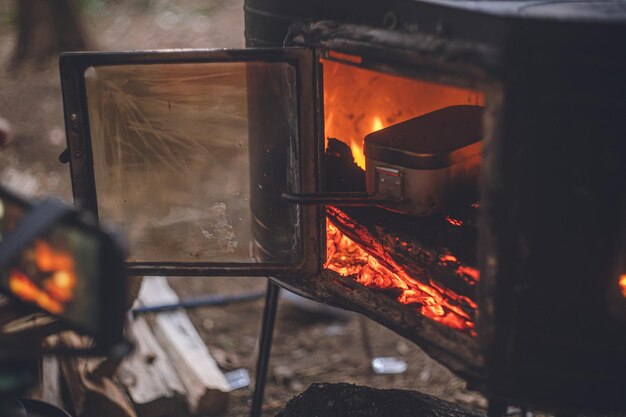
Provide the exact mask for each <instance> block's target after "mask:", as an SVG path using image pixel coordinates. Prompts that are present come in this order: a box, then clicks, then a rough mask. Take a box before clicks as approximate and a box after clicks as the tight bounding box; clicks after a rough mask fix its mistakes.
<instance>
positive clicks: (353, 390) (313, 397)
mask: <svg viewBox="0 0 626 417" xmlns="http://www.w3.org/2000/svg"><path fill="white" fill-rule="evenodd" d="M296 416H297V417H313V416H325V417H335V416H337V417H339V416H341V417H343V416H351V417H374V416H376V417H415V416H420V417H446V416H450V417H452V416H454V417H481V416H484V414H483V413H482V412H479V411H477V410H473V409H470V408H466V407H462V406H460V405H457V404H453V403H450V402H447V401H443V400H440V399H438V398H435V397H431V396H430V395H426V394H422V393H420V392H417V391H405V390H396V389H385V390H379V389H375V388H370V387H362V386H358V385H352V384H313V385H311V386H310V387H309V388H308V389H307V390H306V391H304V392H303V393H302V394H300V395H298V396H297V397H294V398H292V399H291V400H290V401H289V402H288V403H287V406H286V407H285V408H284V409H283V410H281V411H280V412H279V413H278V414H277V415H276V417H296Z"/></svg>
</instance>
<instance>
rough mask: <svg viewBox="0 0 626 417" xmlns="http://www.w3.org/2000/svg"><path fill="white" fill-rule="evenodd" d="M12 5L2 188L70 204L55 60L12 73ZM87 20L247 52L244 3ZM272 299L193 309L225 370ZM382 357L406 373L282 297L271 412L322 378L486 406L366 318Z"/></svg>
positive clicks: (230, 283)
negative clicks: (393, 371)
mask: <svg viewBox="0 0 626 417" xmlns="http://www.w3.org/2000/svg"><path fill="white" fill-rule="evenodd" d="M9 4H10V2H9V0H0V14H1V15H2V16H0V18H1V19H2V20H0V22H2V26H0V92H1V94H0V116H1V117H4V118H6V119H8V120H9V122H10V123H11V124H12V126H13V129H14V136H15V140H14V141H13V143H12V144H11V145H10V146H9V147H8V148H7V149H6V150H4V151H3V152H1V153H0V183H2V184H3V185H5V186H9V187H13V188H15V189H17V190H19V191H20V192H22V193H25V194H31V195H41V194H53V195H57V196H61V197H62V198H64V199H67V200H68V201H69V200H70V199H71V191H70V184H69V169H68V167H67V166H64V165H61V164H60V163H59V162H58V160H57V158H58V155H59V154H60V153H61V152H62V150H63V149H64V147H65V145H64V141H65V133H64V127H63V112H62V103H61V91H60V82H59V75H58V69H57V63H56V61H54V60H52V61H49V62H46V63H45V64H39V65H36V66H35V65H31V64H26V65H24V66H22V67H20V68H19V69H18V70H9V68H8V64H9V58H10V54H11V51H12V49H13V47H14V45H15V42H16V40H15V34H14V28H13V27H12V26H11V25H10V24H8V23H7V22H9V21H10V19H8V18H7V16H6V15H7V13H8V11H9ZM89 4H91V5H92V6H91V8H90V10H88V15H87V21H88V22H89V25H88V26H89V30H90V33H91V35H92V38H93V41H94V43H95V45H96V46H97V49H100V50H127V49H159V48H182V47H203V48H204V47H243V44H244V37H243V10H242V1H241V0H212V1H211V0H203V1H199V0H185V1H183V0H177V1H164V0H163V1H160V0H143V1H130V0H117V1H115V2H113V1H111V2H104V1H101V2H97V1H92V2H90V3H89ZM170 281H171V283H172V285H173V286H174V288H175V289H176V290H177V292H178V293H179V294H180V295H181V296H198V295H200V294H211V293H223V294H230V293H237V292H242V291H248V290H251V289H261V288H264V287H265V285H266V283H265V280H264V279H261V278H254V279H253V278H208V279H202V278H173V279H170ZM262 308H263V302H262V301H261V300H259V301H255V302H246V303H242V304H237V305H231V306H226V307H221V308H202V309H198V310H195V311H192V312H191V313H190V315H191V318H192V320H193V322H194V323H195V324H196V326H197V327H198V329H199V331H200V333H201V335H202V337H203V338H204V340H205V341H206V343H207V345H208V346H209V349H210V350H211V352H212V353H213V354H214V355H215V356H216V358H217V359H218V361H219V362H220V364H221V365H222V366H223V367H224V368H225V369H234V368H238V367H245V368H247V369H249V370H250V373H251V376H253V372H254V364H255V358H256V350H255V346H256V343H257V337H258V332H259V329H260V319H261V315H262ZM367 327H368V329H369V333H370V337H371V343H372V346H373V351H374V354H375V355H377V356H396V357H399V358H402V359H404V360H405V361H406V362H407V363H408V369H407V371H406V372H405V373H403V374H400V375H375V374H373V372H371V370H370V365H369V359H368V357H367V355H366V353H365V350H364V347H363V344H362V342H361V331H360V326H359V320H358V319H357V318H356V317H352V318H349V319H347V320H344V321H340V320H336V319H330V318H325V317H323V316H319V315H317V316H316V315H312V314H309V313H305V312H303V311H301V310H299V309H298V308H296V307H295V306H293V305H292V304H289V303H287V302H285V301H284V300H281V304H280V307H279V312H278V319H277V325H276V331H275V338H274V346H273V352H272V360H271V365H270V376H269V381H268V385H267V389H266V401H265V413H264V415H266V416H272V415H275V414H276V413H277V412H278V410H279V409H281V408H282V407H283V406H284V405H285V403H286V402H287V401H288V400H289V399H290V398H291V397H292V396H294V395H296V394H297V393H299V392H301V391H303V390H304V389H305V388H306V387H307V386H308V385H310V384H311V383H314V382H349V383H356V384H361V385H368V386H372V387H379V388H400V389H414V390H419V391H422V392H424V393H428V394H433V395H436V396H438V397H440V398H443V399H447V400H451V401H455V402H458V403H462V404H465V405H471V406H478V407H484V406H485V403H486V402H485V400H484V398H483V397H482V396H480V395H478V394H475V393H472V392H469V391H467V390H466V389H465V384H464V382H463V381H461V380H460V379H458V378H456V377H455V376H453V375H452V374H451V373H450V372H449V371H448V370H446V369H445V368H443V367H442V366H440V365H439V364H437V363H436V362H434V361H432V360H431V359H429V358H428V357H427V356H426V355H425V354H424V353H423V352H422V351H421V350H420V349H419V348H418V347H417V346H415V345H414V344H412V343H411V342H408V341H406V340H405V339H403V338H401V337H400V336H397V335H396V334H395V333H393V332H391V331H389V330H388V329H386V328H383V327H382V326H380V325H378V324H376V323H374V322H372V321H369V320H368V321H367ZM251 394H252V389H251V387H249V388H244V389H241V390H238V391H236V392H234V393H233V394H232V397H231V402H230V406H229V409H228V412H227V414H226V415H227V416H242V415H246V414H247V413H248V410H249V406H250V399H251Z"/></svg>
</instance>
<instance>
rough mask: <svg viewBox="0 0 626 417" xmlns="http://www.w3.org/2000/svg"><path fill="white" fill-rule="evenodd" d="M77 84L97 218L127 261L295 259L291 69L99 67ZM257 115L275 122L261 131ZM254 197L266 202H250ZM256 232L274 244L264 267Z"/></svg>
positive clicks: (214, 65) (226, 65)
mask: <svg viewBox="0 0 626 417" xmlns="http://www.w3.org/2000/svg"><path fill="white" fill-rule="evenodd" d="M85 84H86V94H87V103H88V109H89V124H90V131H91V142H92V152H93V163H94V171H95V180H96V192H97V197H98V210H99V216H100V219H105V220H112V221H114V222H115V223H117V224H119V225H121V226H122V228H123V229H124V230H125V232H126V234H127V236H128V239H129V241H130V249H131V251H130V258H129V261H131V262H258V261H261V260H262V261H264V262H280V263H288V262H293V261H296V260H297V259H299V257H300V256H301V253H300V252H301V251H300V249H299V248H300V243H299V242H300V238H299V233H298V229H297V226H294V225H297V224H298V221H297V218H298V210H297V208H296V207H295V206H286V205H285V204H284V203H282V202H281V201H280V193H281V192H283V191H285V188H286V187H287V186H288V185H287V184H291V183H294V182H295V181H293V180H292V179H290V178H288V175H292V173H293V172H294V170H292V169H288V168H287V166H288V165H289V163H290V162H285V161H288V160H293V159H294V158H293V152H294V151H293V149H295V145H294V146H292V144H293V143H295V141H296V138H295V135H296V134H295V132H296V131H297V129H296V121H295V118H294V117H292V114H294V113H295V109H296V99H295V97H294V96H293V85H294V84H295V71H294V69H293V68H292V67H291V66H289V65H287V64H283V63H261V62H249V63H193V64H151V65H122V66H100V67H90V68H88V69H87V70H86V71H85ZM259 109H265V111H268V110H269V111H271V112H273V113H277V114H281V112H282V116H281V117H279V118H278V119H279V120H277V121H276V122H275V123H272V121H273V120H265V121H264V120H259V116H260V115H262V114H264V113H263V111H260V110H259ZM259 126H262V127H263V128H262V129H259ZM259 131H262V132H263V135H259V134H258V132H259ZM266 133H267V135H266ZM250 136H252V137H253V138H254V139H253V140H252V141H249V137H250ZM259 136H261V137H259ZM265 142H267V143H265ZM261 154H264V155H265V154H267V155H269V156H271V157H270V158H269V159H268V158H265V159H263V157H260V155H261ZM276 157H278V159H280V160H275V158H276ZM251 161H252V163H251ZM268 161H269V163H268ZM276 167H282V169H281V170H280V171H279V172H274V171H276ZM268 178H269V179H271V180H272V181H271V184H268ZM268 186H270V188H272V191H271V192H270V193H269V194H268V193H263V189H264V187H268ZM251 188H253V190H254V192H253V193H252V199H255V198H256V199H258V198H262V199H265V200H266V201H264V202H259V201H256V202H255V201H252V202H251V201H250V200H251V192H250V191H251ZM259 191H261V196H260V197H259V196H258V195H257V194H259ZM268 201H269V203H268ZM251 205H252V207H253V209H254V207H255V206H256V207H258V208H259V209H268V208H269V209H270V210H273V211H271V212H270V213H251V208H250V207H251ZM268 214H269V216H270V220H269V221H267V220H265V221H264V222H260V221H259V219H261V218H263V219H267V216H268ZM253 223H254V224H253ZM253 229H254V230H255V232H254V233H253V232H252V230H253ZM257 230H259V231H261V232H262V233H265V234H269V235H270V236H275V235H281V238H280V239H276V238H270V241H272V242H274V244H275V247H274V248H273V250H270V252H272V254H270V255H271V256H263V259H260V257H259V254H265V255H267V253H266V252H267V251H266V248H263V245H261V244H258V242H257V241H258V240H259V236H257V234H258V233H257ZM261 240H263V237H262V238H261ZM259 247H261V249H260V250H259ZM273 254H275V256H274V255H273Z"/></svg>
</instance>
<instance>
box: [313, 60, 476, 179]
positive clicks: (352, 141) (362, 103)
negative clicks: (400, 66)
mask: <svg viewBox="0 0 626 417" xmlns="http://www.w3.org/2000/svg"><path fill="white" fill-rule="evenodd" d="M330 55H331V56H334V57H342V56H344V55H343V54H337V53H331V54H330ZM343 60H344V61H346V60H347V59H345V56H344V59H343ZM347 61H349V62H353V63H355V64H358V63H359V62H360V61H352V60H347ZM322 64H323V71H324V113H325V116H324V129H325V135H326V137H327V138H329V137H330V138H336V139H339V140H340V141H342V142H344V143H346V144H347V145H348V146H350V149H352V155H353V156H354V160H355V162H356V163H357V164H358V165H359V166H360V167H361V168H363V169H365V156H364V155H363V140H364V139H365V136H366V135H367V134H369V133H371V132H375V131H377V130H380V129H383V128H385V127H387V126H391V125H393V124H396V123H400V122H403V121H405V120H409V119H412V118H413V117H417V116H421V115H423V114H426V113H430V112H432V111H435V110H438V109H441V108H444V107H447V106H452V105H455V104H476V105H484V97H483V94H482V93H481V92H480V91H477V90H472V89H466V88H459V87H451V86H447V85H443V84H435V83H430V82H426V81H420V80H415V79H411V78H404V77H399V76H395V75H390V74H385V73H381V72H377V71H372V70H367V69H363V68H359V67H355V66H352V65H347V64H342V63H338V62H335V61H329V60H322Z"/></svg>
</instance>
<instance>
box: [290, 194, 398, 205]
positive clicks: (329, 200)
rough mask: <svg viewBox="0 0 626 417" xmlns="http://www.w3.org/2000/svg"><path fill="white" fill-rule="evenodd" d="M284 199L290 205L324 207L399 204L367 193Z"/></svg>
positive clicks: (309, 195)
mask: <svg viewBox="0 0 626 417" xmlns="http://www.w3.org/2000/svg"><path fill="white" fill-rule="evenodd" d="M282 198H283V200H285V201H287V202H289V203H294V204H302V205H313V206H322V205H326V204H332V205H337V206H388V205H391V204H394V203H398V200H382V199H374V198H373V194H367V193H316V194H287V193H283V195H282Z"/></svg>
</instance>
